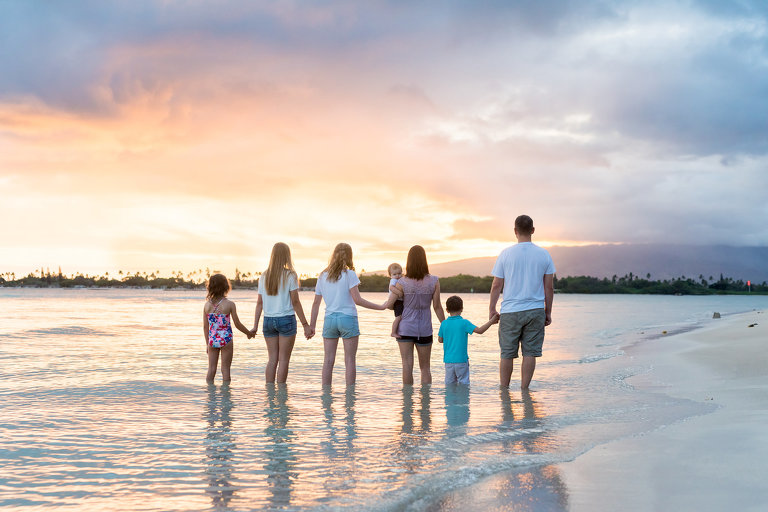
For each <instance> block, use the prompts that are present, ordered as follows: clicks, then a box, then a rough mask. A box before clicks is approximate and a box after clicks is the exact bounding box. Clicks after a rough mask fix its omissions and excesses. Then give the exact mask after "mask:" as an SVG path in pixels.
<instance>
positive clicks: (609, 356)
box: [577, 350, 624, 364]
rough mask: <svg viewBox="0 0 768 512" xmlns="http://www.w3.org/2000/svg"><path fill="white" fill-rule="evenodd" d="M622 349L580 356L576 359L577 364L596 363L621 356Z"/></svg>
mask: <svg viewBox="0 0 768 512" xmlns="http://www.w3.org/2000/svg"><path fill="white" fill-rule="evenodd" d="M623 355H624V351H623V350H619V351H618V352H604V353H602V354H593V355H591V356H586V357H582V358H581V359H579V360H578V361H577V363H579V364H587V363H596V362H598V361H605V360H606V359H612V358H614V357H618V356H623Z"/></svg>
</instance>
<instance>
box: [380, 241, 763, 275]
mask: <svg viewBox="0 0 768 512" xmlns="http://www.w3.org/2000/svg"><path fill="white" fill-rule="evenodd" d="M548 250H549V252H550V254H551V255H552V259H553V260H554V261H555V267H557V275H558V276H559V277H566V276H581V275H584V276H594V277H608V278H610V277H612V276H613V275H617V276H619V277H621V276H623V275H625V274H629V273H630V272H632V273H633V274H634V275H636V276H639V277H646V275H647V274H650V275H651V279H670V278H676V277H680V276H686V277H691V278H694V279H698V277H699V275H703V276H704V279H706V280H708V281H709V280H710V279H709V277H710V276H712V277H713V278H714V279H718V278H719V277H720V274H723V275H724V276H726V277H732V278H734V279H742V280H744V281H746V280H748V279H749V280H752V281H754V282H756V283H762V282H763V281H768V247H732V246H727V245H715V246H694V245H633V244H627V245H587V246H581V247H560V246H555V247H549V248H548ZM495 261H496V256H491V257H484V258H470V259H466V260H457V261H449V262H446V263H435V264H431V265H430V266H429V267H430V271H431V272H432V273H434V274H435V275H438V276H442V277H449V276H454V275H456V274H469V275H475V276H487V275H490V274H491V269H492V268H493V264H494V262H495ZM384 273H385V274H386V272H384Z"/></svg>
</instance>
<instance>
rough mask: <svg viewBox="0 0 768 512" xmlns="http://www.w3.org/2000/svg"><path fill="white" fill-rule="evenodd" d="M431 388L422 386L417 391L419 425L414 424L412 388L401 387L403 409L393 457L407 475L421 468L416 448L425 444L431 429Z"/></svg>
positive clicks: (420, 460) (421, 464) (421, 462)
mask: <svg viewBox="0 0 768 512" xmlns="http://www.w3.org/2000/svg"><path fill="white" fill-rule="evenodd" d="M431 392H432V390H431V386H429V385H423V386H421V389H420V391H419V410H418V418H419V424H418V425H415V424H414V400H413V393H414V389H413V386H410V385H406V386H403V407H402V409H401V411H400V418H401V427H400V435H399V436H398V443H397V446H396V448H395V457H396V459H398V461H399V463H400V465H402V466H403V468H404V469H405V470H407V472H408V473H415V472H418V471H419V470H420V469H421V468H422V466H423V461H422V458H421V457H420V456H419V455H418V447H419V446H421V445H423V444H427V442H428V441H427V436H428V435H429V434H430V432H431V429H432V417H431V414H432V413H431V407H430V405H431V400H432V395H431Z"/></svg>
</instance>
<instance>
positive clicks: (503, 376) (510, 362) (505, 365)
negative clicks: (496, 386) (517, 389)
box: [499, 357, 515, 388]
mask: <svg viewBox="0 0 768 512" xmlns="http://www.w3.org/2000/svg"><path fill="white" fill-rule="evenodd" d="M514 364H515V360H514V359H505V358H503V357H502V358H501V360H500V361H499V383H500V384H501V387H502V388H508V387H509V380H510V379H511V378H512V368H513V367H514Z"/></svg>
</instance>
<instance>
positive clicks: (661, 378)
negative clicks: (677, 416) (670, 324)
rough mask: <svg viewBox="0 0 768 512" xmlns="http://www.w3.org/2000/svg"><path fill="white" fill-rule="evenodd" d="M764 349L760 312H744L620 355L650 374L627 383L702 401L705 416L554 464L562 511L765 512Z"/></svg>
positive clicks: (767, 327) (767, 377) (766, 320)
mask: <svg viewBox="0 0 768 512" xmlns="http://www.w3.org/2000/svg"><path fill="white" fill-rule="evenodd" d="M751 324H756V325H753V326H752V327H749V326H750V325H751ZM766 345H768V314H767V313H766V312H758V311H754V312H749V313H744V314H739V315H734V316H729V317H726V318H722V319H713V320H712V321H711V322H708V325H707V326H705V327H704V328H702V329H697V330H695V331H691V332H688V333H685V334H680V335H676V336H669V337H662V338H659V339H658V340H653V341H652V342H649V343H646V344H642V345H639V346H637V347H634V348H631V349H628V350H627V355H628V356H629V357H632V358H634V359H636V360H637V361H638V363H640V364H650V366H651V367H652V370H651V371H650V372H649V373H646V374H644V375H640V376H636V377H633V378H632V379H630V380H629V384H631V385H633V386H635V387H637V388H642V389H645V390H651V391H658V392H660V393H665V394H668V395H671V396H674V397H679V398H684V399H689V400H693V401H696V402H700V403H704V402H706V403H712V404H714V408H713V412H711V413H708V414H703V415H701V416H696V417H692V418H688V419H687V420H685V421H681V422H678V423H674V424H672V425H669V426H666V427H664V428H660V429H657V430H654V431H651V432H647V433H644V434H641V435H637V436H632V437H629V438H625V439H620V440H617V441H613V442H609V443H606V444H604V445H600V446H597V447H595V448H594V449H592V450H590V451H588V452H586V453H585V454H583V455H582V456H580V457H578V458H576V459H575V460H574V461H572V462H569V463H565V464H560V465H559V466H558V467H559V468H560V470H561V471H562V474H563V478H564V481H565V483H566V486H567V488H568V495H569V497H568V502H569V505H568V508H569V509H570V510H574V511H582V510H588V511H595V510H643V511H645V510H648V511H660V510H697V511H709V510H711V511H722V510H734V511H735V510H739V511H746V510H755V511H757V510H761V511H762V510H766V507H768V480H766V478H765V474H766V470H767V469H768V436H767V435H766V432H765V430H766V426H767V425H768V355H766V348H768V347H766Z"/></svg>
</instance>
